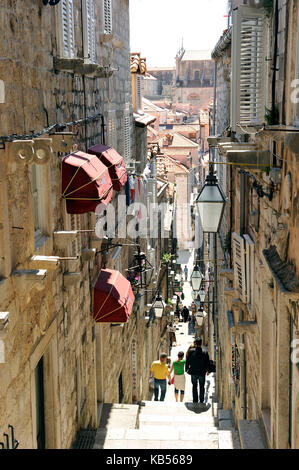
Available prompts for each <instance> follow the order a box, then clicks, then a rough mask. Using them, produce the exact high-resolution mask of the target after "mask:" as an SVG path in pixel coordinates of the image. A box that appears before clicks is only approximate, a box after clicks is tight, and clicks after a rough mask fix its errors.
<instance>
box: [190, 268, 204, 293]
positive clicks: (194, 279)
mask: <svg viewBox="0 0 299 470" xmlns="http://www.w3.org/2000/svg"><path fill="white" fill-rule="evenodd" d="M202 278H203V275H202V273H201V271H200V269H199V266H198V265H195V266H194V269H193V273H192V274H191V278H190V280H191V285H192V289H193V290H194V291H196V292H198V291H199V289H200V286H201V281H202Z"/></svg>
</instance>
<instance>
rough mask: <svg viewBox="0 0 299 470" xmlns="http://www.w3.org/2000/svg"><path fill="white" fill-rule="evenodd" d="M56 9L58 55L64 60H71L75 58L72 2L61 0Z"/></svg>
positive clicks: (71, 0)
mask: <svg viewBox="0 0 299 470" xmlns="http://www.w3.org/2000/svg"><path fill="white" fill-rule="evenodd" d="M58 7H59V8H58V9H57V36H58V55H59V57H62V58H64V59H72V58H74V56H75V47H74V11H73V0H61V2H60V4H59V5H58Z"/></svg>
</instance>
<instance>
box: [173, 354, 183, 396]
mask: <svg viewBox="0 0 299 470" xmlns="http://www.w3.org/2000/svg"><path fill="white" fill-rule="evenodd" d="M185 365H186V360H185V359H184V352H183V351H180V352H179V353H178V358H177V360H176V361H173V364H172V366H171V369H170V374H171V373H172V371H173V373H174V377H173V379H172V381H171V383H173V384H174V396H175V401H178V398H179V392H181V395H180V401H181V402H182V401H184V394H185Z"/></svg>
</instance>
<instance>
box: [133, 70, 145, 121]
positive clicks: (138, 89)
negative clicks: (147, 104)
mask: <svg viewBox="0 0 299 470" xmlns="http://www.w3.org/2000/svg"><path fill="white" fill-rule="evenodd" d="M135 77H136V78H135V80H136V86H135V103H136V112H137V113H139V111H142V89H143V77H142V76H141V75H138V74H137V75H135Z"/></svg>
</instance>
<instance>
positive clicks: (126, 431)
mask: <svg viewBox="0 0 299 470" xmlns="http://www.w3.org/2000/svg"><path fill="white" fill-rule="evenodd" d="M190 259H191V256H190ZM184 294H185V298H184V300H183V304H184V305H186V306H187V307H190V306H191V303H192V297H191V286H190V283H189V281H188V282H184ZM176 340H177V341H176V343H175V346H174V347H173V348H172V350H171V360H172V362H173V360H175V359H176V358H177V353H178V352H179V351H184V353H185V354H186V351H187V349H188V348H189V346H190V345H191V344H192V343H193V341H194V333H193V332H192V329H190V324H189V323H183V322H179V323H178V324H177V331H176ZM205 404H206V409H202V408H200V406H199V405H198V404H193V402H192V385H191V376H189V375H187V374H186V390H185V399H184V402H182V403H176V402H175V396H174V386H173V385H170V386H169V385H168V386H167V393H166V397H165V401H164V402H155V401H154V398H153V397H152V399H151V401H144V402H141V403H140V404H139V405H127V404H113V405H109V404H108V405H107V404H105V405H104V409H103V415H102V420H101V423H100V427H99V429H98V431H97V435H96V439H95V445H94V449H238V448H240V441H239V437H238V432H237V431H236V430H235V429H234V425H233V421H232V415H231V412H230V411H229V410H221V409H218V403H217V400H216V397H215V374H213V373H212V374H209V375H208V376H207V378H206V385H205Z"/></svg>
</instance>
